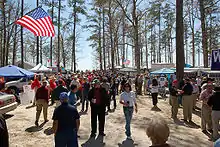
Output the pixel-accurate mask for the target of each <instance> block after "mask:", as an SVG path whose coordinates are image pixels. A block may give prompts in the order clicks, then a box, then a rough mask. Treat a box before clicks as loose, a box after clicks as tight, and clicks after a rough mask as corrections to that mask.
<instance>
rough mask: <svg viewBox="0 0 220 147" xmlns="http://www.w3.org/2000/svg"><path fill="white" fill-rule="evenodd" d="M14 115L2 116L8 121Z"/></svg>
mask: <svg viewBox="0 0 220 147" xmlns="http://www.w3.org/2000/svg"><path fill="white" fill-rule="evenodd" d="M13 116H14V115H12V114H4V115H3V117H4V118H5V119H9V118H11V117H13Z"/></svg>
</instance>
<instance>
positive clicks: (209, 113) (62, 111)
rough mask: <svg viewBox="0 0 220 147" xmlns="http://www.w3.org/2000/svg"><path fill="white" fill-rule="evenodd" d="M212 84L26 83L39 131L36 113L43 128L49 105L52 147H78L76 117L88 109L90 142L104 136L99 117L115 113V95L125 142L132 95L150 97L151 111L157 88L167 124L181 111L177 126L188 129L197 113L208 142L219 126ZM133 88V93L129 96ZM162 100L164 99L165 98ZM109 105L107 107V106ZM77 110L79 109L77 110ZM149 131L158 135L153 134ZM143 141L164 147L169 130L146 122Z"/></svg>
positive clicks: (95, 76) (93, 75) (66, 79)
mask: <svg viewBox="0 0 220 147" xmlns="http://www.w3.org/2000/svg"><path fill="white" fill-rule="evenodd" d="M213 82H214V81H213V80H212V79H209V78H203V79H201V78H200V77H197V78H196V79H193V78H192V79H189V78H185V79H184V80H183V81H177V80H176V79H175V78H174V76H170V77H169V79H167V80H164V77H163V79H162V80H161V77H149V76H148V75H143V74H141V75H137V76H136V77H135V78H134V80H132V78H130V77H129V76H125V75H120V74H113V73H104V72H97V71H93V72H85V73H76V74H72V75H69V76H66V75H62V74H57V75H52V76H50V77H45V78H43V79H42V80H40V79H39V77H38V76H37V75H36V76H35V78H34V80H33V81H32V82H31V88H32V89H34V90H35V92H36V95H35V100H34V101H33V105H36V120H35V125H36V126H37V127H38V126H39V123H38V122H39V119H40V114H41V111H42V110H43V116H44V123H47V122H48V118H47V113H48V112H47V111H48V106H49V105H55V110H54V113H53V117H52V120H53V127H52V128H53V132H54V134H55V146H56V147H66V146H67V147H68V146H69V147H78V138H79V136H78V130H79V128H80V113H87V112H88V109H89V104H90V109H91V111H90V112H91V134H90V137H91V138H94V137H96V134H97V119H98V133H99V134H98V135H99V136H103V137H104V136H106V134H105V116H106V115H108V113H109V112H114V110H115V109H116V108H117V102H116V96H117V95H119V104H121V105H122V106H123V113H124V117H125V122H126V124H125V134H126V136H127V139H129V140H131V139H132V135H131V127H130V124H131V120H132V117H133V112H134V111H135V112H136V113H137V112H138V105H137V103H136V98H137V95H151V97H152V103H153V108H158V106H157V104H158V94H159V88H160V87H168V88H169V94H170V99H169V100H170V104H171V118H173V119H174V121H175V120H177V119H178V109H179V108H180V107H182V108H183V120H184V122H185V123H193V118H192V113H193V111H195V110H196V109H198V107H197V106H196V103H197V102H198V101H199V100H200V101H201V102H202V107H201V129H202V132H203V133H208V132H210V133H211V134H212V136H213V139H214V140H217V139H218V138H219V134H218V129H219V120H220V107H219V106H220V100H219V98H218V96H220V88H218V87H215V84H214V83H213ZM133 83H134V85H135V86H134V87H135V92H134V91H132V84H133ZM165 95H166V93H165ZM112 102H113V103H112ZM80 106H81V108H80ZM77 109H78V110H80V112H78V111H77ZM152 126H154V127H153V128H154V129H156V128H158V129H160V130H164V133H163V134H161V133H159V134H158V133H157V132H156V131H154V130H152ZM146 133H147V136H148V137H149V138H150V139H151V141H152V147H153V146H159V147H169V145H168V144H166V141H167V140H168V137H169V127H168V125H167V124H166V122H164V121H162V120H161V121H160V119H157V120H152V121H150V123H149V125H148V128H147V130H146Z"/></svg>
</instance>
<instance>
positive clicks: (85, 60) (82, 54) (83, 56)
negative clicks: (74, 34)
mask: <svg viewBox="0 0 220 147" xmlns="http://www.w3.org/2000/svg"><path fill="white" fill-rule="evenodd" d="M39 1H40V0H39ZM24 2H25V4H27V5H28V6H29V9H30V10H31V9H34V8H35V7H36V1H35V0H31V1H30V0H24ZM62 3H63V2H62ZM44 9H45V8H44ZM45 11H47V10H46V9H45ZM62 15H68V14H67V13H65V12H62ZM81 19H82V22H81V24H82V25H83V24H85V23H86V20H85V18H84V17H82V18H81ZM88 35H89V32H88V31H86V30H84V31H82V32H81V33H80V39H79V42H78V44H79V46H77V50H79V53H77V54H76V56H77V58H79V60H78V63H77V64H78V67H77V70H78V69H79V70H86V69H90V70H91V69H92V68H93V67H92V51H93V49H92V48H91V47H90V46H89V44H90V42H88V41H86V39H87V37H88Z"/></svg>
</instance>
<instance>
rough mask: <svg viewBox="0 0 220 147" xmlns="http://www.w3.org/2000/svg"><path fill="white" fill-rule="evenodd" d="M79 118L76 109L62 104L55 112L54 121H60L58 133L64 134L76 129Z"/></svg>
mask: <svg viewBox="0 0 220 147" xmlns="http://www.w3.org/2000/svg"><path fill="white" fill-rule="evenodd" d="M79 118H80V116H79V113H78V111H77V110H76V108H75V107H73V106H71V105H69V104H68V103H62V104H61V105H60V106H59V107H57V108H56V109H55V110H54V113H53V118H52V119H53V120H58V128H57V132H63V131H68V130H74V129H76V120H77V119H79Z"/></svg>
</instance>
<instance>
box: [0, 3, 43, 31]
mask: <svg viewBox="0 0 220 147" xmlns="http://www.w3.org/2000/svg"><path fill="white" fill-rule="evenodd" d="M41 7H42V6H39V7H36V8H34V9H33V10H31V11H29V12H27V13H26V14H25V15H28V14H30V13H31V12H33V11H35V10H36V9H38V8H41ZM17 20H18V19H17ZM17 20H15V21H13V22H12V23H10V24H8V25H6V26H5V27H6V28H7V27H10V26H11V25H13V24H14V23H15V22H16V21H17ZM3 29H4V28H0V31H2V30H3Z"/></svg>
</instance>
